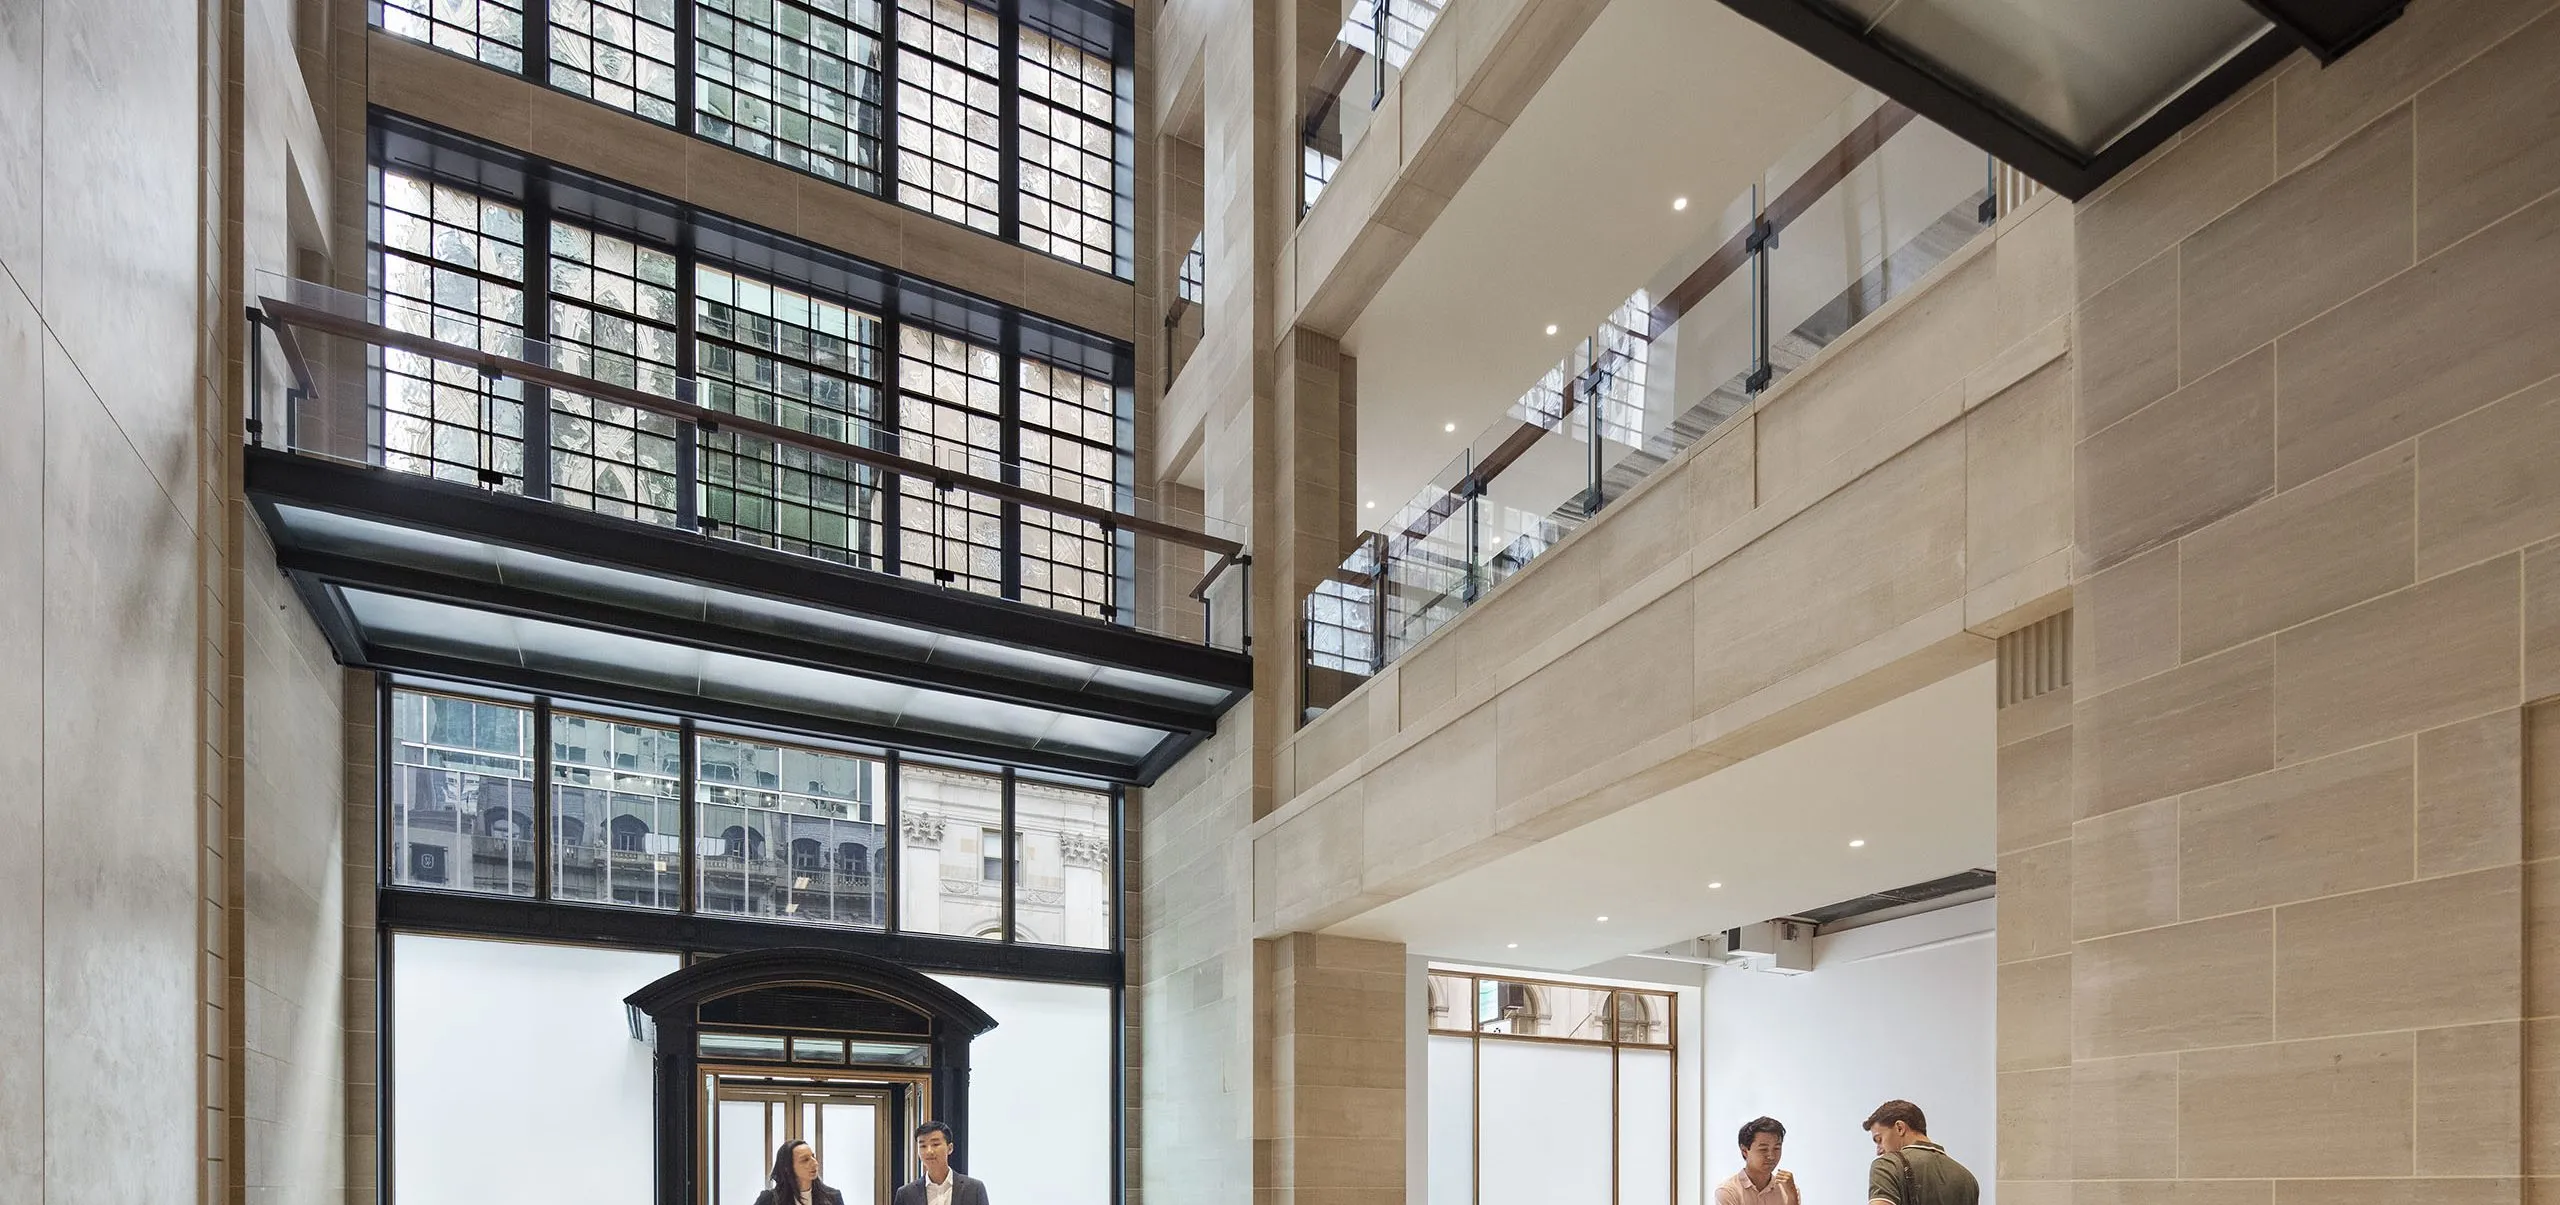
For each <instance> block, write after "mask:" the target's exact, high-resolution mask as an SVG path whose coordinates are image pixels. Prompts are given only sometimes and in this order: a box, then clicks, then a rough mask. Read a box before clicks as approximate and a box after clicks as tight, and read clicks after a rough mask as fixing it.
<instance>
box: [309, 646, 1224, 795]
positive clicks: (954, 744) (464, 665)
mask: <svg viewBox="0 0 2560 1205" xmlns="http://www.w3.org/2000/svg"><path fill="white" fill-rule="evenodd" d="M347 665H348V668H350V669H370V670H379V671H382V672H385V673H394V674H415V675H419V676H421V677H428V678H442V679H445V680H447V681H452V682H469V683H478V684H480V685H483V686H498V687H505V688H507V689H510V690H520V691H525V692H527V693H530V694H539V695H553V696H556V697H559V698H564V699H586V700H592V701H594V702H599V703H612V704H619V705H621V706H625V707H636V708H640V709H643V710H648V711H660V712H666V713H668V714H671V715H689V716H698V717H700V718H702V719H706V720H712V721H716V722H719V723H725V724H735V725H738V726H739V727H742V728H760V729H763V730H766V731H769V732H776V733H798V734H801V735H805V736H815V737H822V738H825V739H829V740H839V741H850V742H852V743H854V744H859V745H871V746H875V747H880V748H887V749H903V750H906V751H909V752H914V753H921V754H925V755H928V756H933V755H939V756H942V757H953V758H960V759H964V760H967V761H979V762H994V763H996V764H999V765H1014V766H1021V767H1023V768H1024V769H1029V770H1047V771H1049V772H1051V773H1055V774H1066V775H1071V776H1073V777H1077V778H1091V779H1097V780H1100V781H1103V782H1117V783H1129V784H1132V785H1136V786H1145V785H1146V784H1147V783H1148V782H1149V781H1152V780H1150V779H1142V778H1140V777H1138V772H1139V771H1140V770H1142V769H1144V768H1145V767H1146V765H1147V764H1148V763H1149V762H1150V761H1151V760H1152V759H1153V756H1154V751H1152V750H1151V751H1150V752H1149V753H1148V754H1147V755H1143V756H1141V757H1138V758H1134V759H1131V760H1128V761H1120V760H1116V759H1111V758H1107V757H1097V756H1087V755H1081V754H1073V753H1059V752H1055V751H1051V750H1044V749H1037V748H1026V747H1024V746H1021V745H1008V744H1002V743H999V742H995V741H982V740H974V739H971V738H969V737H963V736H949V735H945V734H942V733H937V732H929V731H924V730H920V729H911V728H898V727H892V726H888V725H882V724H867V723H863V722H861V721H859V720H846V719H839V718H836V717H834V716H825V715H817V714H814V713H811V712H806V711H794V710H789V709H785V708H780V707H766V706H762V705H760V704H755V703H740V702H736V701H734V700H730V699H720V698H712V697H709V696H705V695H700V694H689V693H686V692H683V691H672V690H661V689H658V688H656V687H649V686H635V685H631V684H628V683H622V682H611V681H605V680H601V679H596V678H586V677H581V676H578V675H575V674H564V673H558V672H554V671H551V670H541V669H533V668H529V667H527V666H522V665H509V664H502V663H499V662H494V661H479V660H474V659H471V658H468V657H453V656H447V655H445V654H442V653H422V652H418V651H416V650H414V649H402V648H391V647H387V646H383V645H371V644H369V645H367V646H366V647H365V651H364V653H363V655H362V657H361V658H360V659H359V660H356V661H351V662H348V663H347ZM1165 739H1166V740H1168V741H1170V740H1181V739H1185V738H1182V737H1174V736H1169V737H1167V738H1165ZM1189 739H1193V740H1197V739H1198V738H1196V737H1195V738H1189ZM1158 748H1159V749H1161V748H1162V743H1161V742H1159V744H1158Z"/></svg>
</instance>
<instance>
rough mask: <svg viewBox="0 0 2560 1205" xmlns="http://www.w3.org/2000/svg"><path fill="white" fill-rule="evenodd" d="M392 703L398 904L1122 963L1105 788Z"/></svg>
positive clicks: (444, 699)
mask: <svg viewBox="0 0 2560 1205" xmlns="http://www.w3.org/2000/svg"><path fill="white" fill-rule="evenodd" d="M377 702H378V707H379V708H380V711H381V714H382V716H383V717H384V720H385V722H384V724H383V726H382V732H383V737H382V741H383V750H382V762H381V764H382V766H383V771H382V775H381V780H380V784H379V790H380V791H381V799H382V806H381V808H380V812H381V816H382V831H381V834H380V841H381V845H380V849H381V855H382V856H381V864H382V877H381V880H380V883H381V886H382V887H384V888H385V889H390V890H398V891H415V892H427V893H434V894H437V895H440V896H453V897H476V898H482V899H505V900H519V901H525V902H528V903H540V904H546V905H551V904H560V905H575V906H579V907H584V908H601V909H618V910H624V911H628V912H632V913H647V914H651V915H658V916H663V917H669V918H677V919H682V920H687V921H691V920H694V919H695V918H716V919H722V920H736V921H751V922H757V923H763V924H775V925H791V926H799V927H803V928H814V929H824V930H829V931H835V932H844V933H871V934H875V935H880V936H882V937H884V938H887V937H908V936H914V937H925V938H933V939H942V938H960V939H967V940H971V941H976V942H985V943H991V944H994V945H997V946H1006V947H1012V946H1026V947H1044V948H1053V949H1061V950H1101V951H1110V950H1116V949H1118V948H1119V944H1120V940H1121V935H1120V923H1121V916H1120V907H1119V903H1120V900H1119V891H1120V867H1119V850H1120V835H1119V834H1120V824H1121V809H1122V795H1121V792H1120V791H1119V790H1118V789H1117V788H1115V787H1112V786H1110V785H1109V784H1105V783H1099V782H1086V781H1077V780H1072V779H1067V778H1062V777H1059V776H1056V775H1050V774H1043V773H1036V772H1030V771H1024V770H1020V769H1017V768H1014V767H1010V766H998V765H984V764H972V763H965V762H957V761H952V760H950V759H945V758H936V757H930V756H923V757H920V756H916V755H912V754H909V753H906V752H904V751H901V750H896V749H888V748H876V747H861V746H854V745H849V744H845V743H842V742H837V741H830V740H826V739H823V738H819V737H813V736H810V735H807V734H802V733H788V732H774V731H766V730H751V729H746V728H740V727H736V726H731V725H723V724H717V723H714V722H710V721H706V720H701V719H697V718H695V717H691V716H682V715H668V714H659V713H651V712H644V711H635V710H630V709H627V708H623V707H620V706H617V705H615V704H614V703H612V702H611V701H609V700H607V701H595V700H578V699H555V698H551V697H548V696H534V695H524V694H517V693H513V692H505V691H486V690H480V689H476V688H472V687H468V686H458V685H451V684H446V683H441V682H426V681H406V680H403V681H394V680H392V679H391V678H389V677H385V678H383V679H382V681H381V686H380V693H379V697H378V701H377ZM989 834H993V835H994V836H993V837H992V838H991V837H989V836H988V835H989ZM1006 848H1010V849H1011V850H1012V852H1013V858H1012V860H1011V861H1010V862H1005V861H1003V860H1002V859H1001V857H998V858H996V859H993V860H990V859H989V857H988V851H989V850H990V849H993V850H996V851H997V852H998V853H999V854H1001V852H1002V851H1003V850H1004V849H1006ZM991 865H992V866H994V867H995V868H996V870H997V873H996V875H995V876H994V877H992V878H990V877H988V875H987V873H986V869H987V867H988V866H991Z"/></svg>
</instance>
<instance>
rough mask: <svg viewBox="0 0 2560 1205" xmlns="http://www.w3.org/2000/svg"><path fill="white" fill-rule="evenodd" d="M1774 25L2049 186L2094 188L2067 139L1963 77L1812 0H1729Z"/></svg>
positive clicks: (2079, 190)
mask: <svg viewBox="0 0 2560 1205" xmlns="http://www.w3.org/2000/svg"><path fill="white" fill-rule="evenodd" d="M1723 4H1724V6H1725V7H1727V8H1730V9H1732V10H1733V11H1735V12H1738V13H1741V14H1742V15H1743V16H1745V17H1749V18H1750V19H1751V20H1752V21H1753V22H1754V23H1756V24H1758V25H1760V26H1761V27H1762V28H1765V29H1767V30H1768V31H1769V32H1771V33H1774V34H1776V35H1778V36H1779V37H1782V38H1785V39H1786V40H1788V41H1790V42H1793V43H1795V44H1796V45H1797V46H1798V47H1799V48H1801V49H1803V50H1805V51H1806V52H1808V53H1810V54H1812V55H1813V57H1815V58H1818V59H1821V60H1822V61H1823V62H1826V63H1829V64H1831V65H1832V66H1833V67H1836V68H1839V69H1840V71H1841V72H1842V73H1844V74H1846V75H1848V76H1849V77H1850V78H1852V79H1855V80H1857V81H1858V82H1859V83H1862V84H1865V85H1867V86H1868V87H1870V88H1873V89H1875V90H1876V91H1878V92H1882V93H1884V94H1885V95H1886V96H1890V97H1892V98H1893V99H1895V100H1898V101H1901V102H1902V103H1903V104H1906V105H1909V106H1911V108H1912V109H1913V110H1915V111H1917V112H1918V113H1919V114H1920V115H1921V116H1923V117H1926V118H1928V119H1929V120H1931V121H1934V122H1936V123H1938V124H1939V125H1942V126H1945V127H1946V128H1947V129H1948V130H1950V131H1953V132H1954V133H1955V135H1956V136H1957V137H1959V138H1962V139H1964V140H1965V141H1967V142H1970V143H1972V144H1973V145H1975V146H1978V147H1981V148H1982V149H1983V150H1986V151H1989V152H1991V153H1992V154H1993V155H1994V156H1997V157H1998V158H1999V159H2000V161H2001V162H2004V163H2007V164H2009V165H2010V166H2012V167H2015V168H2017V169H2018V170H2019V171H2022V172H2025V173H2026V174H2027V175H2028V176H2029V177H2030V178H2032V179H2034V180H2035V181H2037V182H2038V183H2041V184H2043V185H2044V186H2045V187H2047V188H2050V189H2052V190H2054V191H2055V192H2058V193H2061V194H2062V195H2064V196H2066V197H2069V198H2071V199H2073V200H2075V201H2076V200H2078V199H2080V198H2081V197H2083V196H2085V195H2087V194H2088V192H2089V190H2090V189H2092V188H2094V187H2096V182H2094V181H2091V180H2089V179H2088V178H2087V171H2088V161H2087V160H2086V159H2085V158H2084V157H2083V156H2082V155H2081V154H2080V153H2079V152H2077V151H2075V150H2073V149H2072V148H2071V146H2070V145H2069V144H2068V143H2066V142H2064V141H2063V140H2062V139H2061V138H2059V137H2057V136H2055V135H2054V134H2053V133H2051V132H2050V131H2047V130H2044V129H2042V128H2041V127H2039V126H2038V125H2037V124H2036V123H2034V122H2031V121H2029V120H2027V118H2026V117H2025V116H2024V115H2022V114H2019V113H2016V112H2015V111H2012V110H2010V109H2009V108H2008V107H2007V106H2005V105H2002V104H2001V103H2000V102H1998V101H1996V100H1993V99H1992V98H1991V97H1989V96H1987V95H1985V94H1983V93H1982V92H1981V91H1980V90H1978V89H1975V88H1973V87H1971V86H1969V85H1967V84H1965V83H1963V82H1962V81H1960V80H1957V79H1954V78H1952V77H1950V76H1948V75H1946V74H1945V73H1943V72H1941V71H1939V70H1937V69H1936V68H1934V67H1931V66H1929V65H1927V64H1924V63H1921V62H1918V61H1916V60H1913V59H1911V58H1909V57H1907V56H1904V55H1902V54H1899V53H1896V52H1895V51H1893V50H1891V49H1888V48H1887V47H1885V46H1884V45H1882V44H1881V43H1878V42H1876V41H1875V40H1873V39H1871V38H1869V37H1868V36H1867V34H1866V32H1865V31H1864V30H1861V29H1858V28H1856V27H1855V26H1853V25H1851V24H1850V23H1849V22H1848V20H1847V19H1846V18H1845V17H1844V16H1842V15H1841V14H1840V13H1839V12H1838V11H1837V10H1834V9H1832V8H1831V7H1829V6H1827V5H1822V4H1818V3H1812V2H1811V0H1723Z"/></svg>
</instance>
